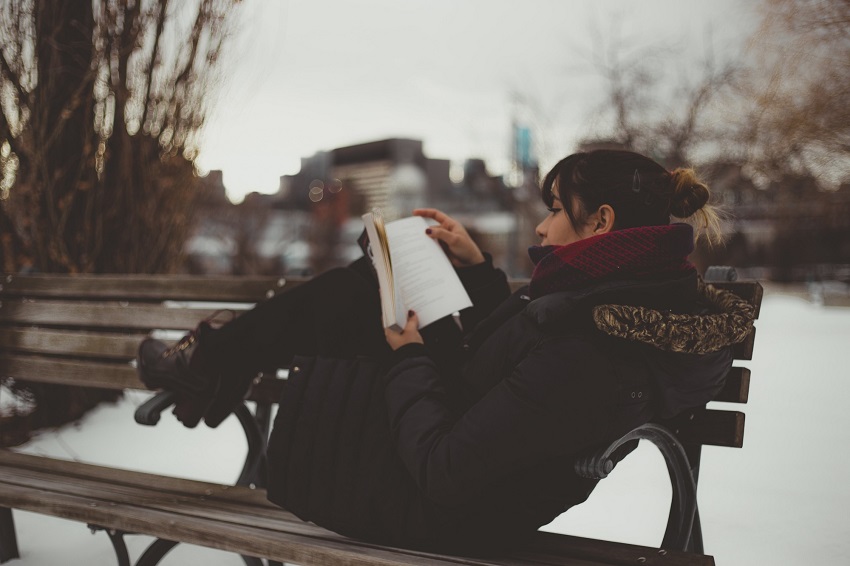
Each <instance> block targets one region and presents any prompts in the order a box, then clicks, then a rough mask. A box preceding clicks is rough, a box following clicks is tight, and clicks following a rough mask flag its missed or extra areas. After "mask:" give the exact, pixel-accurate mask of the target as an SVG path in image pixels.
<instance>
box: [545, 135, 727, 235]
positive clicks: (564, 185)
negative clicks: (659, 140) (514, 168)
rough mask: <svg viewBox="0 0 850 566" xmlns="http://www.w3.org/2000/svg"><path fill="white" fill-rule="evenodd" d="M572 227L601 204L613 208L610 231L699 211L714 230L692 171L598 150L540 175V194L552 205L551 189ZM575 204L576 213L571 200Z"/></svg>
mask: <svg viewBox="0 0 850 566" xmlns="http://www.w3.org/2000/svg"><path fill="white" fill-rule="evenodd" d="M555 188H557V190H558V197H559V198H560V199H561V202H562V204H563V208H564V212H565V213H566V214H567V216H568V217H569V219H570V221H571V222H572V224H573V226H576V227H578V226H581V225H582V224H583V223H584V222H585V221H586V220H587V216H588V215H589V214H592V213H593V212H595V211H596V210H597V209H598V208H599V207H600V206H602V205H603V204H607V205H609V206H611V208H612V209H614V229H615V230H621V229H624V228H635V227H638V226H659V225H665V224H669V223H670V217H671V216H674V217H676V218H681V219H686V218H690V217H692V216H694V215H695V214H696V213H697V212H700V213H701V214H700V216H701V219H702V220H703V223H702V224H703V226H701V227H698V228H706V229H708V231H709V232H714V233H719V230H718V220H717V214H716V213H715V212H714V210H713V209H712V208H711V206H710V205H708V199H709V197H710V192H709V190H708V187H707V186H706V185H705V184H704V183H702V182H701V181H700V180H699V179H698V178H697V177H696V174H695V173H694V171H693V170H692V169H676V170H674V171H672V172H670V171H667V169H665V168H664V167H663V166H661V165H660V164H659V163H656V162H655V161H653V160H652V159H650V158H648V157H645V156H643V155H641V154H639V153H635V152H632V151H623V150H611V149H598V150H594V151H589V152H582V153H574V154H572V155H569V156H567V157H565V158H564V159H562V160H561V161H559V162H558V163H557V164H556V165H555V166H554V167H553V168H552V170H551V171H549V173H547V175H546V177H545V178H544V179H543V186H542V197H543V202H545V203H546V206H550V207H551V206H552V203H553V201H554V196H555V195H554V193H553V192H552V191H553V189H555ZM573 199H575V201H576V202H577V203H578V205H579V206H578V211H574V210H573V208H572V206H571V204H572V202H573Z"/></svg>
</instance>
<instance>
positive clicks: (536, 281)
mask: <svg viewBox="0 0 850 566" xmlns="http://www.w3.org/2000/svg"><path fill="white" fill-rule="evenodd" d="M693 250H694V230H693V228H692V227H691V226H689V225H688V224H670V225H668V226H641V227H639V228H627V229H625V230H615V231H614V232H608V233H607V234H600V235H599V236H591V237H590V238H585V239H583V240H579V241H578V242H574V243H572V244H568V245H566V246H532V247H531V248H529V250H528V254H529V256H531V261H533V262H534V264H535V268H534V272H533V273H532V274H531V285H530V287H529V294H530V295H531V298H532V299H536V298H538V297H542V296H543V295H548V294H549V293H554V292H557V291H568V290H575V289H581V288H583V287H587V286H588V285H591V284H595V283H598V282H600V281H614V280H624V279H649V278H657V277H664V276H669V275H676V274H679V275H685V274H686V273H688V272H692V271H694V270H695V268H694V266H693V264H692V263H691V262H689V261H688V255H689V254H690V253H691V252H692V251H693Z"/></svg>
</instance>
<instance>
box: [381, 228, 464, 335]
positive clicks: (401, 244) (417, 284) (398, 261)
mask: <svg viewBox="0 0 850 566" xmlns="http://www.w3.org/2000/svg"><path fill="white" fill-rule="evenodd" d="M428 226H429V224H428V223H427V222H426V221H425V219H424V218H421V217H419V216H411V217H409V218H402V219H401V220H395V221H393V222H390V223H388V224H387V225H386V231H387V238H388V239H389V243H390V256H391V258H392V269H393V277H394V280H395V284H396V286H397V287H398V288H399V289H400V290H401V297H402V300H403V301H404V306H405V311H404V312H406V311H407V310H414V311H416V314H417V315H418V316H419V327H420V328H422V327H424V326H427V325H429V324H431V323H432V322H434V321H435V320H438V319H440V318H443V317H444V316H448V315H450V314H452V313H454V312H457V311H459V310H461V309H465V308H467V307H471V306H472V300H471V299H470V298H469V295H468V294H467V293H466V289H464V288H463V284H462V283H461V282H460V279H459V278H458V276H457V273H456V272H455V270H454V267H452V264H451V262H450V261H449V258H448V257H446V254H445V252H443V250H442V248H441V247H440V245H439V244H438V243H437V242H435V241H434V240H432V239H431V238H430V237H428V236H427V235H426V234H425V229H426V228H427V227H428Z"/></svg>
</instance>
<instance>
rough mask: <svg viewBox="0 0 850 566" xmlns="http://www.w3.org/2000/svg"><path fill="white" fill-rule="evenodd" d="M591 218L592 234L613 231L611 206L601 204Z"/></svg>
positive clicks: (612, 210)
mask: <svg viewBox="0 0 850 566" xmlns="http://www.w3.org/2000/svg"><path fill="white" fill-rule="evenodd" d="M593 216H594V217H593V219H592V222H593V233H594V234H607V233H608V232H610V231H612V230H613V229H614V209H613V208H611V205H609V204H603V205H602V206H600V207H599V209H598V210H597V211H596V214H594V215H593Z"/></svg>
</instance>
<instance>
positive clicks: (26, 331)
mask: <svg viewBox="0 0 850 566" xmlns="http://www.w3.org/2000/svg"><path fill="white" fill-rule="evenodd" d="M144 337H145V335H144V334H135V335H128V334H108V333H103V332H77V331H73V332H72V331H67V330H44V329H33V328H2V327H0V348H2V349H8V350H12V351H16V352H30V353H34V354H58V355H63V356H88V357H97V358H116V359H123V360H129V359H132V358H134V357H135V356H136V352H137V350H138V348H139V342H140V341H141V340H142V338H144Z"/></svg>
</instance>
